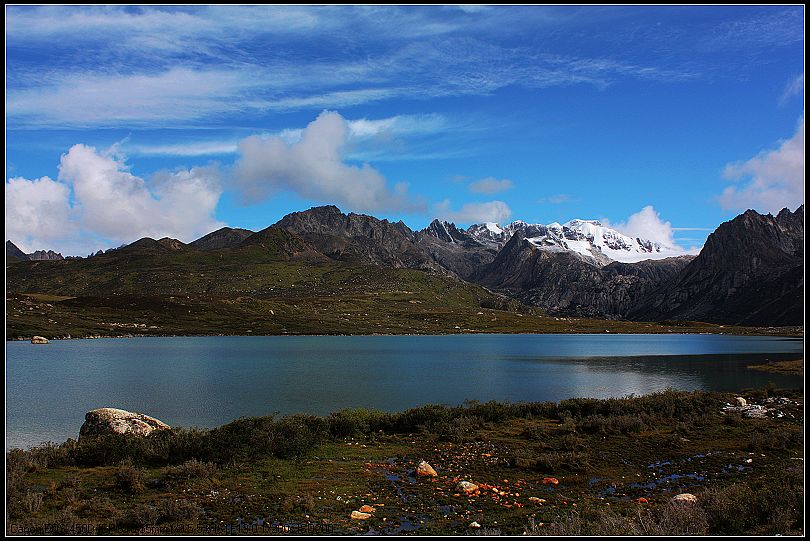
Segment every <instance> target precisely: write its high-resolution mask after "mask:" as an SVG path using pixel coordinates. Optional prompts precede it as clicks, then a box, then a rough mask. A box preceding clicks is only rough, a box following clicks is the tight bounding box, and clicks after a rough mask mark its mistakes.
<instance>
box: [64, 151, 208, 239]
mask: <svg viewBox="0 0 810 541" xmlns="http://www.w3.org/2000/svg"><path fill="white" fill-rule="evenodd" d="M59 180H61V181H64V182H66V183H67V184H69V185H70V186H71V187H72V188H73V194H74V197H75V207H76V211H77V212H78V213H79V215H80V217H79V219H80V222H81V225H82V228H84V229H87V230H89V231H92V232H94V233H97V234H99V235H102V236H104V237H107V238H110V239H113V240H115V241H121V242H131V241H132V240H136V239H138V238H140V237H145V236H148V237H153V238H161V237H164V236H174V237H177V238H179V239H180V240H182V241H184V242H188V241H191V240H194V239H195V238H196V237H197V236H198V235H202V234H205V233H208V232H210V231H213V230H214V229H217V228H218V227H221V226H222V225H223V224H222V223H220V222H218V221H217V220H215V219H214V218H213V215H214V210H215V209H216V205H217V202H218V201H219V196H220V194H221V189H220V187H219V179H218V174H217V171H216V169H215V168H212V167H195V168H192V169H190V170H185V171H183V170H180V171H176V172H173V173H168V172H164V173H159V174H157V175H155V177H154V179H153V183H152V184H153V186H152V187H151V189H150V187H149V186H148V185H147V183H146V182H145V181H144V180H143V179H142V178H139V177H137V176H135V175H132V174H131V173H129V171H127V167H126V165H125V164H124V162H123V161H122V160H120V159H116V158H115V157H114V156H111V155H105V154H102V153H99V152H97V151H96V149H94V148H92V147H87V146H85V145H74V146H73V147H71V149H70V150H69V151H68V153H67V154H63V155H62V160H61V163H60V166H59Z"/></svg>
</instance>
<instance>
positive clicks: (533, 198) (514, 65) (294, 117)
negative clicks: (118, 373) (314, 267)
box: [6, 6, 804, 255]
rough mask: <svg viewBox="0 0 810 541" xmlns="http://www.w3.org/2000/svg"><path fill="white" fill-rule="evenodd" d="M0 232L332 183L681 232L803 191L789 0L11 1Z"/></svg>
mask: <svg viewBox="0 0 810 541" xmlns="http://www.w3.org/2000/svg"><path fill="white" fill-rule="evenodd" d="M6 20H7V23H6V77H7V93H6V238H7V239H11V240H12V241H14V242H15V243H17V244H18V245H19V246H20V247H21V248H22V249H23V250H25V251H29V252H30V251H33V250H36V249H54V250H57V251H61V252H62V253H64V254H66V255H67V254H72V255H85V254H87V253H89V252H91V251H95V250H97V249H99V248H108V247H111V246H117V245H120V244H122V243H124V242H131V241H133V240H136V239H138V238H140V237H143V236H152V237H155V238H160V237H163V236H171V237H175V238H179V239H181V240H184V241H191V240H193V239H195V238H197V237H199V236H201V235H202V234H205V233H207V232H209V231H212V230H213V229H216V228H217V227H221V226H222V225H229V226H233V227H245V228H250V229H253V230H258V229H261V228H264V227H266V226H268V225H270V224H272V223H274V222H276V221H277V220H278V219H280V218H281V217H282V216H283V215H284V214H286V213H288V212H292V211H297V210H304V209H306V208H309V207H311V206H314V205H319V204H327V203H332V204H336V205H338V206H339V207H340V208H341V209H342V210H344V211H347V212H348V211H354V212H363V213H368V214H372V215H375V216H378V217H380V218H388V219H391V220H399V219H402V220H404V221H405V223H406V224H408V225H409V226H410V227H411V228H413V229H419V228H422V227H424V226H426V225H427V224H428V223H429V222H430V220H431V219H433V218H434V217H439V218H444V219H448V220H450V221H454V222H456V223H458V224H460V225H464V226H467V225H469V224H471V223H475V222H480V221H497V222H501V223H508V222H510V221H512V220H516V219H522V220H525V221H529V222H540V223H549V222H553V221H558V222H565V221H567V220H570V219H574V218H584V219H600V220H604V221H605V222H607V223H608V224H611V225H613V226H615V227H617V228H618V229H620V230H621V231H623V232H625V233H629V234H633V235H639V236H646V237H648V238H654V240H664V241H671V242H674V243H676V244H677V245H679V246H681V247H682V248H684V249H690V248H691V249H692V250H694V249H696V248H699V247H700V246H702V244H703V242H704V241H705V238H706V236H707V235H708V234H709V233H710V232H711V231H712V230H714V229H715V228H716V227H717V226H718V225H719V224H720V223H722V222H723V221H726V220H728V219H730V218H732V217H734V216H735V215H737V214H739V213H740V212H742V211H744V210H746V209H747V208H754V209H756V210H758V211H760V212H773V213H775V212H778V210H779V209H781V208H782V207H784V206H788V207H790V208H791V209H795V208H796V207H797V206H798V205H799V204H801V203H802V202H803V201H804V187H803V178H804V52H803V51H804V7H803V6H732V7H724V6H667V7H654V6H635V7H632V6H630V7H628V6H615V7H610V6H581V7H580V6H556V7H555V6H499V7H486V6H400V7H392V6H376V7H375V6H354V7H342V6H281V7H273V6H244V7H231V6H212V7H171V6H166V7H160V6H153V7H145V6H144V7H137V6H136V7H103V6H102V7H80V6H62V7H36V6H7V7H6Z"/></svg>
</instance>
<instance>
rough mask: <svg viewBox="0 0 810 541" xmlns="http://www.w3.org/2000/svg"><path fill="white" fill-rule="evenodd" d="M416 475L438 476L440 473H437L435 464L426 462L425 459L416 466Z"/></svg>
mask: <svg viewBox="0 0 810 541" xmlns="http://www.w3.org/2000/svg"><path fill="white" fill-rule="evenodd" d="M416 475H418V476H419V477H436V476H437V475H439V474H438V473H436V470H434V469H433V466H431V465H430V464H428V463H427V462H425V461H424V460H423V461H422V462H420V463H419V465H418V466H417V467H416Z"/></svg>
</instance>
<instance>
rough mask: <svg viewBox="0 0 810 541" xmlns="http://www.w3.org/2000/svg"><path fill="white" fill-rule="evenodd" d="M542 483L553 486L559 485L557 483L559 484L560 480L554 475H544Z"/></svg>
mask: <svg viewBox="0 0 810 541" xmlns="http://www.w3.org/2000/svg"><path fill="white" fill-rule="evenodd" d="M543 484H544V485H554V486H557V485H559V484H560V480H559V479H557V478H556V477H544V478H543Z"/></svg>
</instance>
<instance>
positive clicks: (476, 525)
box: [470, 521, 481, 530]
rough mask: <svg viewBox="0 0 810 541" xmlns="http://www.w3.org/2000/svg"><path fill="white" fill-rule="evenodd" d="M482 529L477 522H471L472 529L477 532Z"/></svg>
mask: <svg viewBox="0 0 810 541" xmlns="http://www.w3.org/2000/svg"><path fill="white" fill-rule="evenodd" d="M480 527H481V525H480V524H478V523H477V522H475V521H473V522H470V528H474V529H476V530H477V529H478V528H480Z"/></svg>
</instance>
